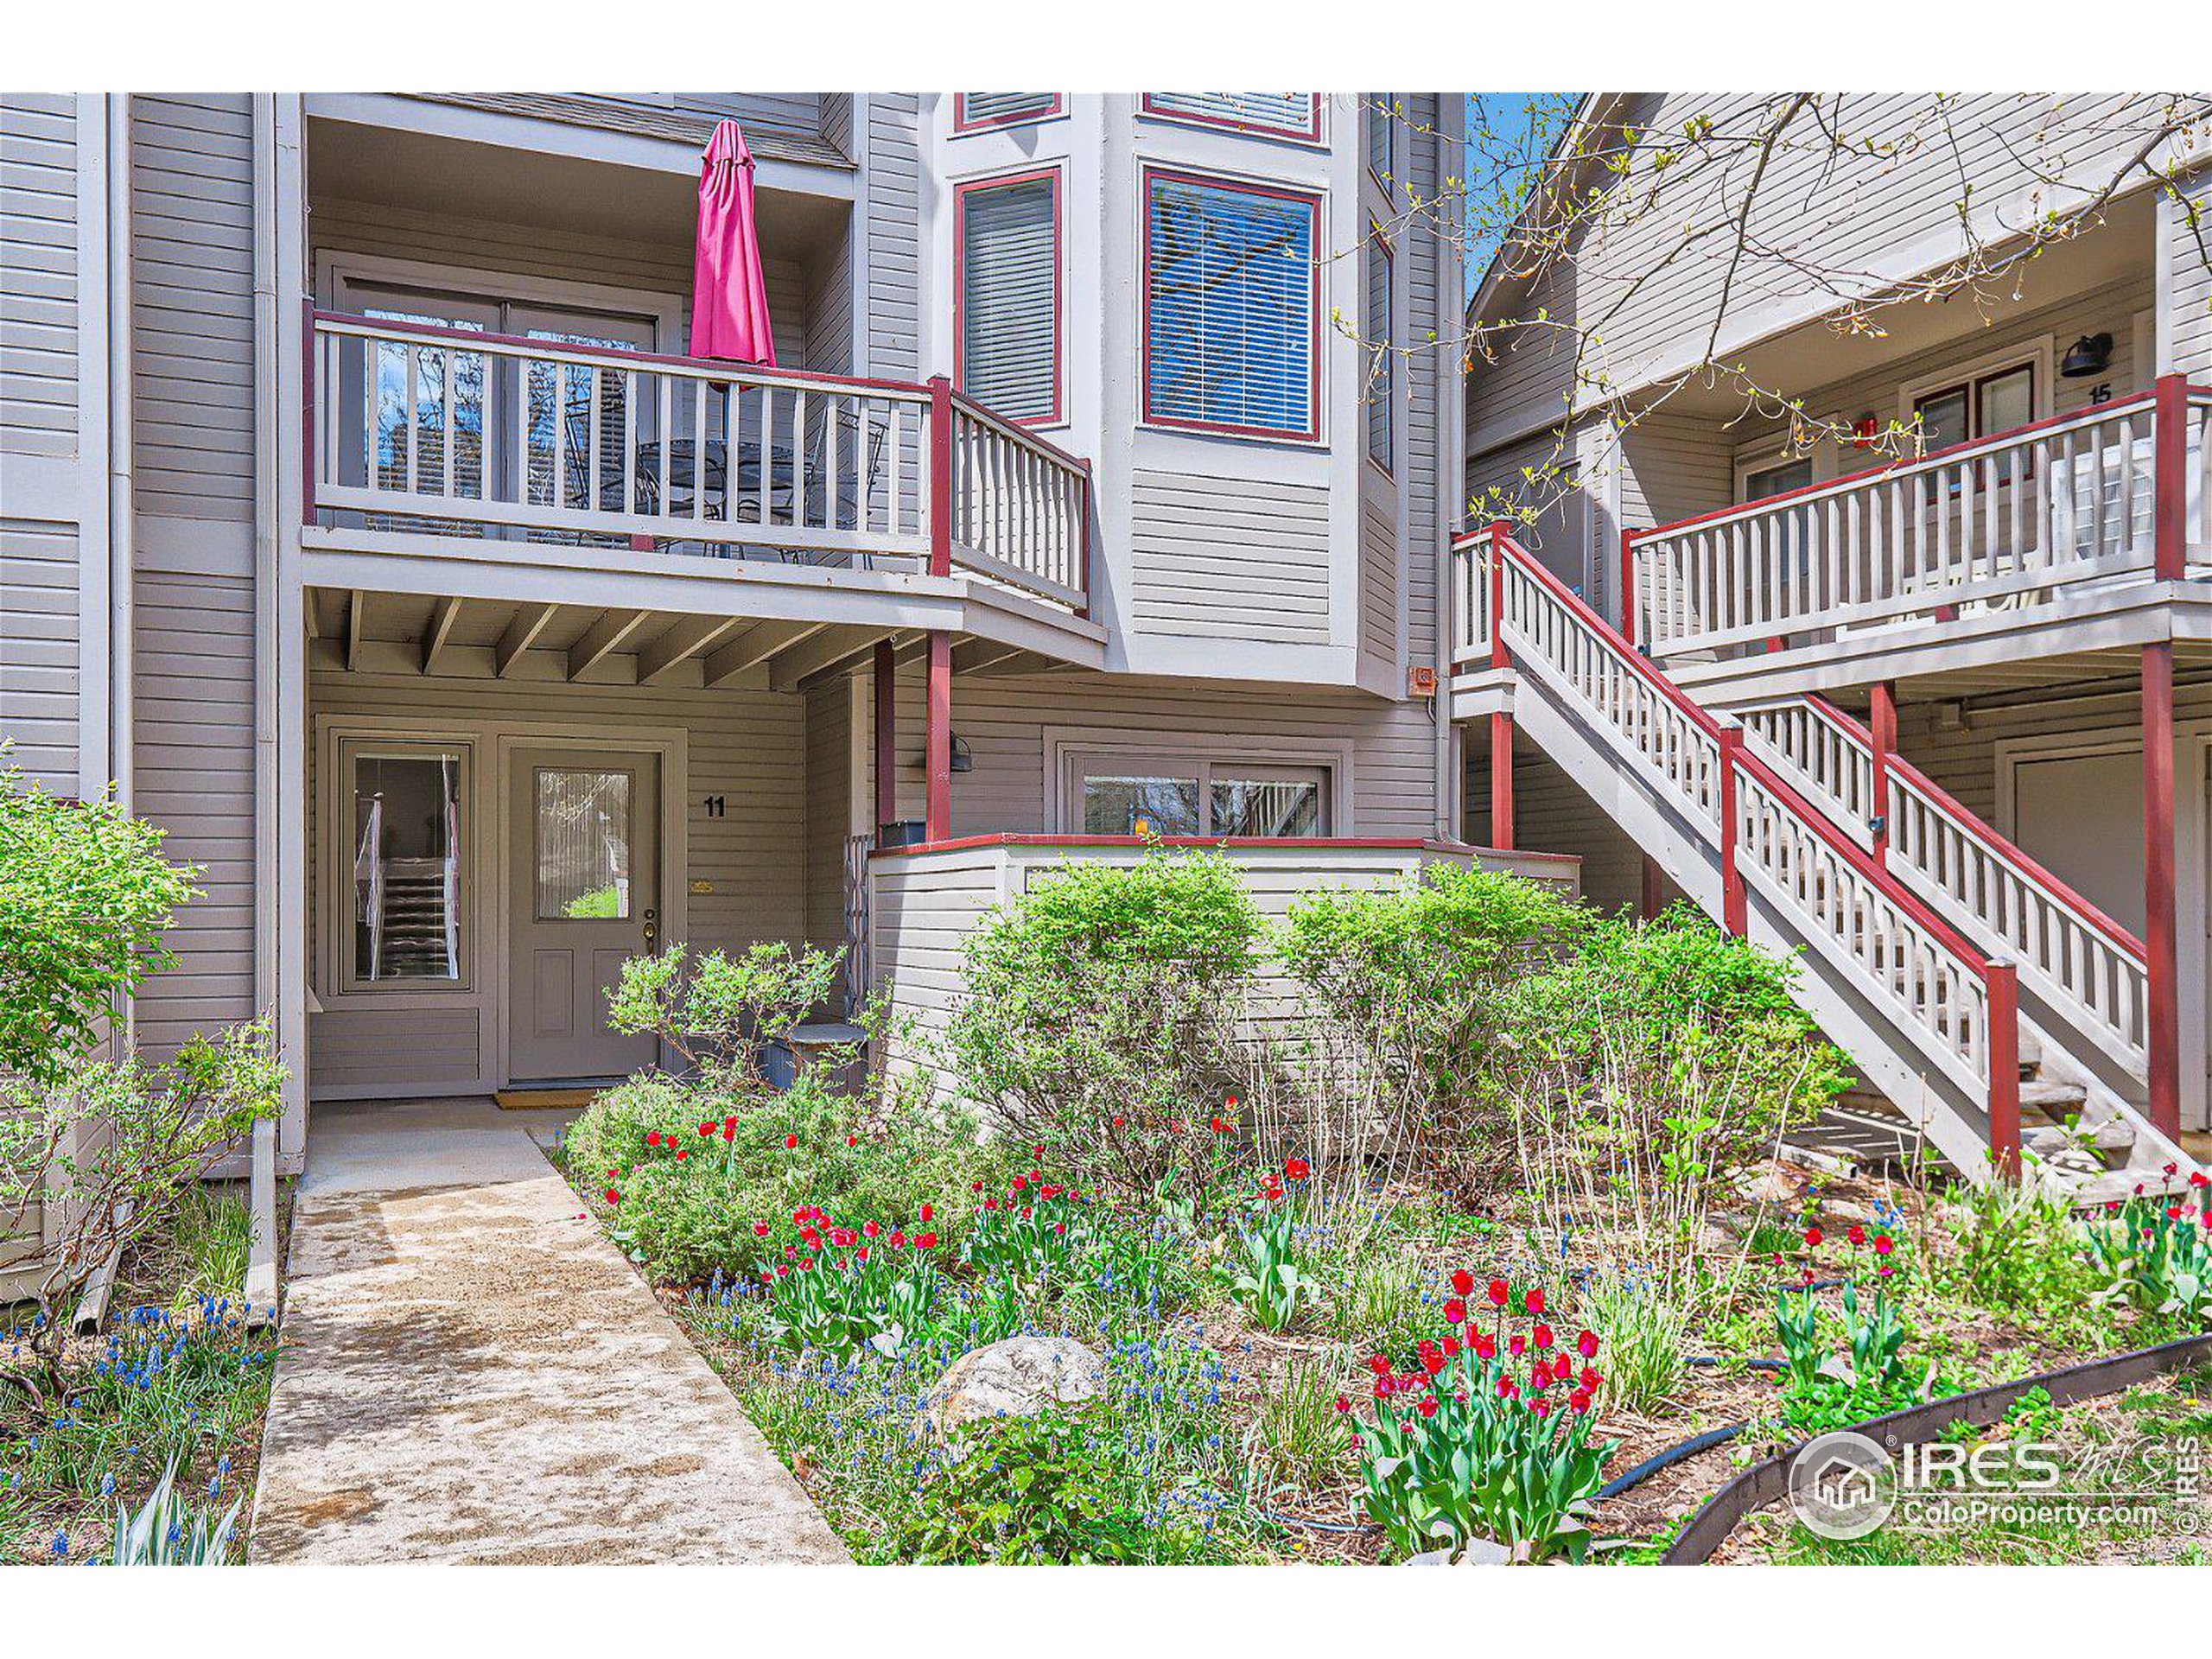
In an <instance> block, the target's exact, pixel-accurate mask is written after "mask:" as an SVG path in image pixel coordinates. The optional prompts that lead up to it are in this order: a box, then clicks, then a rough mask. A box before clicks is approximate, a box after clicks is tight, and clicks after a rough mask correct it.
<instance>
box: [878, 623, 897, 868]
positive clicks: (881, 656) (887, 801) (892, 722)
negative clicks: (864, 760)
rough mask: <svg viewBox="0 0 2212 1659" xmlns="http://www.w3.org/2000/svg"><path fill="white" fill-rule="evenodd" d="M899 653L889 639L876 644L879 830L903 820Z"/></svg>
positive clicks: (880, 640)
mask: <svg viewBox="0 0 2212 1659" xmlns="http://www.w3.org/2000/svg"><path fill="white" fill-rule="evenodd" d="M897 670H898V653H897V652H894V651H893V650H892V648H891V642H890V641H889V640H888V639H879V640H877V641H876V643H875V827H876V829H877V831H878V832H879V833H880V831H881V830H882V829H883V826H884V825H885V824H887V823H896V822H897V821H898V817H899V687H898V683H897V680H896V679H895V677H894V676H895V675H896V673H897Z"/></svg>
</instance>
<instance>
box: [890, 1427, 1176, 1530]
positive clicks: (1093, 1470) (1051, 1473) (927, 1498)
mask: <svg viewBox="0 0 2212 1659" xmlns="http://www.w3.org/2000/svg"><path fill="white" fill-rule="evenodd" d="M966 1440H967V1444H966V1446H965V1447H964V1454H963V1456H961V1457H960V1458H959V1459H958V1460H957V1461H955V1462H952V1463H950V1464H949V1465H946V1466H945V1467H944V1469H943V1470H942V1471H940V1472H938V1474H936V1475H934V1476H933V1477H931V1478H930V1479H929V1480H928V1481H927V1482H925V1484H924V1486H923V1488H922V1491H921V1492H920V1494H919V1495H918V1496H919V1498H920V1502H919V1503H918V1505H917V1506H916V1507H915V1508H914V1509H913V1510H910V1511H908V1512H907V1513H906V1514H905V1515H904V1516H901V1517H900V1522H901V1524H900V1526H899V1534H898V1548H897V1559H899V1560H902V1561H915V1562H951V1561H991V1562H997V1563H1000V1564H1014V1563H1042V1562H1057V1563H1077V1562H1080V1563H1096V1562H1122V1563H1127V1562H1148V1563H1154V1564H1158V1563H1163V1562H1178V1561H1185V1560H1191V1559H1192V1558H1193V1557H1194V1556H1196V1555H1197V1554H1198V1553H1199V1551H1200V1549H1201V1548H1202V1541H1201V1540H1200V1538H1199V1537H1198V1534H1197V1530H1196V1529H1194V1528H1192V1527H1190V1526H1188V1525H1187V1524H1184V1523H1179V1522H1169V1521H1166V1520H1164V1519H1163V1518H1161V1517H1159V1516H1156V1515H1153V1514H1148V1513H1147V1510H1148V1508H1149V1505H1148V1503H1147V1495H1146V1492H1145V1488H1144V1485H1143V1484H1142V1483H1141V1481H1140V1480H1139V1479H1138V1478H1135V1473H1134V1471H1130V1470H1128V1469H1125V1468H1123V1467H1122V1466H1121V1463H1120V1460H1119V1459H1117V1458H1116V1457H1115V1456H1114V1455H1113V1452H1112V1451H1111V1450H1110V1449H1109V1446H1110V1443H1109V1441H1107V1440H1105V1439H1104V1437H1102V1436H1099V1435H1097V1434H1096V1433H1094V1432H1093V1431H1092V1427H1091V1426H1090V1424H1088V1423H1086V1422H1085V1421H1084V1420H1083V1419H1081V1418H1079V1417H1074V1416H1069V1415H1064V1414H1059V1413H1046V1414H1043V1415H1040V1416H1036V1417H1010V1418H1007V1419H1005V1420H1004V1421H999V1422H994V1423H989V1424H985V1425H980V1426H978V1427H976V1428H974V1429H972V1430H970V1431H969V1433H968V1435H967V1437H966Z"/></svg>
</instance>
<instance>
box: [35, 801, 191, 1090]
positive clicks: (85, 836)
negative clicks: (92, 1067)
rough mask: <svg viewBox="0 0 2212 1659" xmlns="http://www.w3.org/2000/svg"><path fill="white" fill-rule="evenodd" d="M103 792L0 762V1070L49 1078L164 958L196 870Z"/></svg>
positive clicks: (66, 1065) (165, 964)
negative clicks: (32, 778) (62, 788)
mask: <svg viewBox="0 0 2212 1659" xmlns="http://www.w3.org/2000/svg"><path fill="white" fill-rule="evenodd" d="M161 846H162V831H160V830H159V829H156V828H155V827H154V826H153V825H152V824H150V823H144V822H143V821H142V820H140V819H137V818H134V817H131V816H130V814H129V813H127V812H125V811H124V810H123V809H122V808H121V807H120V806H118V805H117V804H116V803H115V802H114V801H113V800H111V799H103V800H98V801H87V802H86V803H84V804H82V805H79V804H73V803H71V802H67V801H63V800H60V799H58V798H55V797H54V796H51V795H48V794H47V793H46V792H45V791H42V790H41V789H39V788H37V787H36V786H35V785H32V784H30V783H29V781H28V780H26V779H24V777H23V775H22V772H21V771H19V770H18V769H17V768H16V767H14V766H7V767H4V768H0V1074H4V1073H8V1072H14V1073H16V1074H17V1075H19V1076H22V1077H29V1078H31V1079H32V1080H34V1081H35V1082H41V1083H56V1082H59V1081H60V1079H61V1077H63V1075H64V1074H65V1073H66V1072H67V1070H68V1068H69V1065H70V1063H71V1062H72V1061H73V1059H75V1058H76V1057H77V1056H79V1054H81V1053H83V1052H85V1051H86V1050H87V1049H89V1048H91V1047H92V1045H93V1044H94V1043H95V1042H96V1041H97V1040H98V1039H99V1033H100V1029H101V1024H102V1022H103V1021H104V1020H105V1019H106V1017H107V1014H108V1010H109V1008H110V1007H111V1005H112V1004H113V1003H114V1001H115V1000H116V999H117V998H118V997H120V996H124V995H128V994H129V993H130V991H132V990H133V989H135V988H137V986H138V985H139V984H140V983H142V982H143V981H144V980H145V978H146V977H147V976H149V975H150V974H153V973H156V972H157V971H159V970H160V969H163V968H166V967H168V965H169V963H170V961H171V960H172V958H171V957H170V955H169V952H168V947H167V946H166V945H165V944H163V943H162V933H163V931H165V930H166V929H167V928H168V924H169V918H170V917H171V915H172V914H173V913H174V912H175V911H176V909H177V907H178V906H181V905H182V904H183V903H184V902H185V901H186V900H187V899H190V898H192V897H193V896H194V892H195V889H194V887H193V885H192V883H193V878H194V874H195V872H194V871H192V870H190V869H188V868H184V867H182V866H181V865H176V864H172V863H170V862H169V861H168V860H166V859H164V858H163V857H162V855H161Z"/></svg>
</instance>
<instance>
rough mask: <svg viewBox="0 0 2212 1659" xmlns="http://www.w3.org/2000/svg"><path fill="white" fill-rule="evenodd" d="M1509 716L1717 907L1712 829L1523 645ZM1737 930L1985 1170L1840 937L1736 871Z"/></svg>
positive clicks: (1943, 1077) (1925, 1128)
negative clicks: (1786, 959) (1740, 889)
mask: <svg viewBox="0 0 2212 1659" xmlns="http://www.w3.org/2000/svg"><path fill="white" fill-rule="evenodd" d="M1515 667H1516V687H1515V693H1514V700H1513V710H1514V719H1515V721H1516V723H1517V724H1518V725H1520V726H1521V727H1522V729H1524V730H1525V731H1526V732H1527V733H1528V734H1529V738H1530V740H1531V741H1534V742H1535V744H1536V745H1537V747H1540V748H1541V749H1542V750H1543V751H1544V752H1545V753H1547V754H1548V755H1550V756H1551V757H1552V759H1553V760H1554V761H1556V762H1558V763H1559V764H1560V766H1562V767H1564V768H1565V769H1566V771H1567V774H1568V776H1569V777H1571V778H1573V779H1574V781H1575V783H1576V785H1578V786H1579V787H1580V788H1581V789H1582V790H1583V791H1585V792H1586V793H1587V794H1588V795H1589V796H1590V797H1591V798H1592V800H1593V801H1594V802H1595V803H1596V804H1597V806H1598V808H1599V810H1600V811H1603V812H1605V814H1606V815H1607V816H1608V817H1611V819H1612V821H1613V822H1614V823H1616V824H1618V826H1619V827H1620V829H1622V830H1623V831H1624V833H1625V834H1626V835H1627V836H1628V837H1629V838H1630V840H1631V841H1633V842H1636V844H1637V847H1638V848H1640V849H1642V850H1643V852H1644V853H1645V854H1647V855H1649V857H1651V858H1652V859H1654V860H1655V861H1656V862H1657V863H1658V865H1659V867H1660V868H1662V869H1663V870H1664V871H1666V873H1667V874H1668V876H1669V879H1670V880H1673V881H1674V883H1675V885H1676V886H1677V887H1680V888H1681V890H1682V892H1683V893H1686V894H1688V896H1689V897H1690V898H1691V899H1694V901H1695V902H1696V903H1697V904H1698V906H1700V908H1702V909H1703V910H1704V911H1705V912H1706V913H1707V914H1708V915H1710V916H1712V917H1713V918H1714V919H1715V920H1719V918H1720V917H1721V913H1722V892H1721V876H1720V848H1719V827H1718V823H1717V822H1707V821H1705V820H1703V819H1701V818H1700V817H1697V816H1696V815H1695V814H1694V812H1693V811H1692V810H1690V807H1689V805H1688V803H1686V802H1684V801H1682V800H1681V798H1679V797H1678V796H1675V795H1674V794H1673V793H1672V791H1669V790H1668V789H1667V788H1666V787H1665V785H1664V784H1663V781H1662V779H1660V777H1659V776H1658V774H1657V773H1656V771H1655V769H1654V768H1652V767H1651V766H1650V765H1649V763H1648V762H1646V761H1645V760H1643V757H1642V756H1640V755H1638V754H1637V753H1636V752H1635V751H1634V750H1633V749H1632V748H1630V747H1629V746H1628V744H1627V743H1626V742H1625V741H1624V740H1622V739H1620V738H1619V737H1618V735H1617V734H1614V733H1613V732H1611V730H1610V729H1608V728H1607V726H1606V724H1605V721H1603V719H1602V718H1601V717H1600V716H1599V715H1597V713H1596V712H1595V711H1594V710H1592V709H1589V708H1588V707H1587V706H1586V704H1585V703H1584V702H1583V701H1582V699H1580V697H1579V696H1576V694H1575V693H1573V691H1571V690H1567V688H1565V687H1564V686H1561V685H1559V684H1556V683H1554V682H1553V681H1552V678H1551V677H1550V675H1549V674H1548V672H1547V664H1545V663H1544V662H1543V660H1542V658H1541V657H1537V656H1536V655H1535V653H1533V652H1528V653H1516V664H1515ZM1744 875H1745V898H1746V901H1747V902H1746V904H1745V934H1746V937H1748V938H1750V939H1751V942H1752V943H1753V944H1758V945H1760V946H1762V947H1763V948H1764V949H1766V950H1772V951H1776V952H1783V953H1789V954H1792V955H1794V956H1795V957H1796V958H1797V961H1798V964H1799V971H1798V972H1797V973H1796V975H1795V976H1793V978H1792V986H1791V994H1792V995H1793V996H1794V997H1795V999H1796V1001H1797V1003H1798V1005H1799V1006H1800V1007H1802V1008H1803V1009H1804V1010H1805V1012H1806V1013H1807V1014H1808V1015H1810V1016H1811V1018H1812V1019H1813V1020H1814V1022H1815V1024H1817V1025H1818V1026H1819V1027H1820V1028H1821V1031H1822V1032H1823V1033H1826V1035H1827V1038H1828V1039H1829V1040H1830V1041H1832V1042H1834V1044H1835V1045H1836V1046H1837V1047H1839V1048H1840V1049H1841V1050H1842V1051H1843V1052H1845V1053H1846V1054H1847V1055H1849V1056H1850V1057H1851V1058H1852V1060H1853V1063H1854V1064H1856V1065H1858V1066H1859V1069H1860V1070H1861V1071H1864V1072H1865V1073H1866V1077H1867V1080H1868V1081H1869V1082H1870V1083H1872V1084H1873V1086H1874V1087H1875V1088H1876V1089H1878V1090H1880V1091H1881V1092H1882V1094H1883V1095H1884V1096H1886V1097H1887V1098H1888V1099H1889V1100H1890V1101H1891V1103H1893V1104H1895V1105H1896V1106H1897V1109H1899V1110H1900V1111H1903V1112H1904V1114H1905V1115H1906V1116H1908V1117H1909V1118H1910V1119H1911V1120H1912V1121H1913V1122H1914V1123H1915V1124H1916V1126H1917V1127H1918V1128H1919V1129H1920V1131H1921V1132H1922V1133H1923V1135H1926V1136H1927V1137H1928V1139H1929V1141H1932V1142H1933V1143H1934V1144H1935V1146H1936V1148H1937V1150H1939V1151H1940V1152H1941V1153H1942V1154H1943V1156H1944V1157H1945V1158H1946V1159H1947V1160H1949V1161H1950V1162H1951V1164H1952V1165H1953V1166H1955V1167H1956V1168H1958V1169H1959V1170H1961V1172H1962V1173H1966V1174H1967V1177H1968V1178H1969V1179H1973V1180H1974V1181H1977V1182H1980V1181H1985V1180H1987V1179H1989V1178H1990V1174H1991V1171H1992V1163H1991V1160H1990V1155H1989V1118H1988V1112H1987V1109H1986V1104H1985V1103H1983V1102H1982V1101H1980V1100H1978V1099H1976V1098H1975V1097H1974V1093H1973V1092H1972V1090H1973V1084H1972V1083H1971V1082H1970V1081H1969V1080H1967V1079H1966V1078H1963V1077H1960V1076H1957V1075H1955V1071H1962V1070H1963V1068H1962V1067H1955V1066H1953V1065H1947V1064H1946V1063H1945V1062H1946V1059H1947V1058H1948V1057H1942V1056H1936V1055H1931V1054H1929V1052H1926V1051H1925V1050H1923V1047H1922V1046H1921V1045H1920V1043H1919V1042H1918V1041H1917V1040H1916V1038H1915V1037H1914V1035H1913V1034H1912V1033H1910V1031H1909V1030H1908V1029H1907V1028H1906V1027H1904V1026H1903V1025H1902V1024H1901V1023H1900V1022H1899V1021H1898V1020H1896V1019H1895V1018H1894V1017H1893V1016H1891V1014H1889V1013H1888V1012H1887V1011H1886V1010H1885V1008H1884V1007H1882V1005H1881V1001H1880V998H1879V997H1878V995H1875V994H1873V992H1872V987H1870V986H1868V985H1866V984H1864V983H1860V982H1863V981H1865V980H1866V974H1865V972H1864V970H1863V969H1859V967H1858V965H1857V964H1856V963H1852V962H1851V959H1850V958H1849V957H1847V956H1846V955H1845V954H1844V953H1843V951H1842V949H1841V947H1840V944H1838V943H1837V942H1836V941H1835V940H1834V938H1833V937H1832V936H1831V935H1830V934H1829V933H1828V932H1827V931H1826V930H1825V929H1822V928H1820V927H1818V926H1816V925H1813V924H1812V923H1811V922H1810V920H1809V919H1808V918H1805V917H1803V916H1802V913H1801V912H1799V911H1798V910H1797V909H1796V906H1793V905H1791V904H1790V903H1789V901H1788V900H1787V899H1786V898H1784V897H1783V895H1782V894H1781V893H1779V891H1778V890H1777V889H1775V888H1774V887H1771V886H1770V884H1769V883H1768V882H1767V880H1766V879H1765V877H1764V874H1763V873H1762V872H1760V871H1758V869H1756V868H1745V871H1744Z"/></svg>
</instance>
